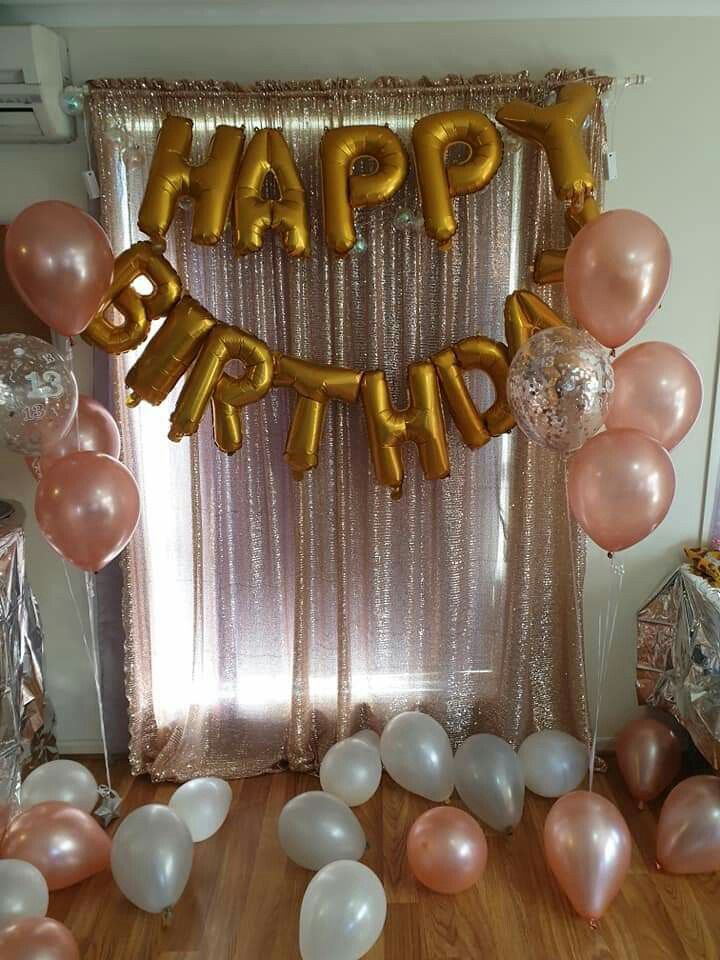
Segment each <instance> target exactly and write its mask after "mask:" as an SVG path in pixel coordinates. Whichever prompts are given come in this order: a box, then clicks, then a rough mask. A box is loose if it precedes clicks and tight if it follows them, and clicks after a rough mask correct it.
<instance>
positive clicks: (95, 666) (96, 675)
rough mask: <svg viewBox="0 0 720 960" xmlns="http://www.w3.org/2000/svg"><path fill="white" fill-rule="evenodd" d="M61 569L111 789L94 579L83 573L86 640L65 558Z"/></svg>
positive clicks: (90, 575) (90, 574)
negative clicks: (82, 651) (87, 670)
mask: <svg viewBox="0 0 720 960" xmlns="http://www.w3.org/2000/svg"><path fill="white" fill-rule="evenodd" d="M63 571H64V573H65V580H66V582H67V586H68V592H69V593H70V597H71V598H72V602H73V606H74V607H75V615H76V616H77V620H78V624H79V625H80V633H81V635H82V639H83V644H84V646H85V652H86V654H87V658H88V661H89V662H90V668H91V669H92V673H93V680H94V682H95V695H96V698H97V705H98V715H99V717H100V736H101V738H102V746H103V758H104V760H105V776H106V778H107V785H108V787H109V788H110V790H112V782H111V780H110V756H109V753H108V744H107V735H106V732H105V711H104V709H103V696H102V684H101V682H100V666H99V656H98V638H97V625H96V623H95V581H94V579H93V574H92V573H88V572H86V573H85V591H86V594H87V602H88V622H89V625H90V640H88V635H87V631H86V630H85V621H84V619H83V616H82V613H81V611H80V604H79V603H78V600H77V596H76V595H75V591H74V590H73V585H72V580H71V578H70V572H69V569H68V563H67V561H66V560H63Z"/></svg>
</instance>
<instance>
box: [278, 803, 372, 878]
mask: <svg viewBox="0 0 720 960" xmlns="http://www.w3.org/2000/svg"><path fill="white" fill-rule="evenodd" d="M278 838H279V840H280V846H281V847H282V848H283V850H284V851H285V853H286V854H287V855H288V857H290V859H291V860H293V861H294V862H295V863H297V864H299V866H301V867H305V868H306V869H307V870H320V869H321V868H322V867H324V866H326V865H327V864H328V863H332V862H333V861H334V860H359V859H360V857H361V856H362V855H363V853H365V847H366V846H367V840H366V838H365V833H364V831H363V828H362V827H361V826H360V821H359V820H358V818H357V817H356V816H355V814H354V813H353V812H352V810H351V809H350V807H348V805H347V804H346V803H343V802H342V800H338V798H337V797H334V796H333V795H332V794H330V793H323V792H322V791H321V790H311V791H310V792H309V793H301V794H299V796H297V797H293V798H292V800H288V802H287V803H286V804H285V806H284V807H283V808H282V810H281V811H280V818H279V819H278Z"/></svg>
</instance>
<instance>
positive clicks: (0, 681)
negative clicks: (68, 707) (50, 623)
mask: <svg viewBox="0 0 720 960" xmlns="http://www.w3.org/2000/svg"><path fill="white" fill-rule="evenodd" d="M54 724H55V718H54V714H53V710H52V706H51V704H50V701H49V700H48V698H47V696H46V694H45V678H44V672H43V634H42V628H41V626H40V618H39V615H38V609H37V604H36V602H35V597H34V596H33V593H32V590H31V589H30V585H29V584H28V582H27V579H26V577H25V549H24V537H23V531H22V529H21V528H20V527H18V526H12V525H5V526H0V836H1V835H2V833H3V832H4V830H5V827H6V826H7V823H8V822H9V820H10V819H11V818H12V817H13V816H14V814H15V813H16V812H17V810H18V809H19V803H20V780H21V775H22V772H23V771H24V770H28V769H30V768H31V767H33V766H37V765H38V764H39V763H42V762H44V761H45V760H51V759H52V758H53V757H54V756H55V755H56V754H57V748H56V745H55V736H54Z"/></svg>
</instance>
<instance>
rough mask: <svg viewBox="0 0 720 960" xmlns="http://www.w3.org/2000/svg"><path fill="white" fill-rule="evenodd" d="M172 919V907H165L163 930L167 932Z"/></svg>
mask: <svg viewBox="0 0 720 960" xmlns="http://www.w3.org/2000/svg"><path fill="white" fill-rule="evenodd" d="M172 918H173V912H172V907H165V909H164V910H163V912H162V925H163V930H167V928H168V927H169V926H170V924H171V923H172Z"/></svg>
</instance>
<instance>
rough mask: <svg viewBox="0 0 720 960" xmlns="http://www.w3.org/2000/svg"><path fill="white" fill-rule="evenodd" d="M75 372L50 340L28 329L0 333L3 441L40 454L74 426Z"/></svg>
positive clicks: (17, 450) (0, 436)
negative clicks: (25, 330) (42, 338)
mask: <svg viewBox="0 0 720 960" xmlns="http://www.w3.org/2000/svg"><path fill="white" fill-rule="evenodd" d="M77 404H78V389H77V383H76V382H75V377H74V376H73V374H72V372H71V370H70V369H69V368H68V366H67V364H66V363H65V361H64V360H63V358H62V357H61V355H60V354H59V353H58V351H57V350H55V349H54V348H53V347H52V346H51V345H50V344H49V343H46V342H45V341H44V340H40V338H39V337H29V336H26V335H25V334H22V333H9V334H5V335H4V336H0V444H2V445H3V446H5V447H7V448H8V449H9V450H12V451H13V452H14V453H24V454H25V455H26V456H39V455H40V454H42V453H44V451H45V450H46V449H48V448H50V447H51V446H53V444H56V443H57V442H58V441H59V440H60V439H61V438H62V437H63V436H64V435H65V433H66V432H67V431H68V430H69V429H70V426H71V424H72V421H73V418H74V416H75V412H76V410H77Z"/></svg>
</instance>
